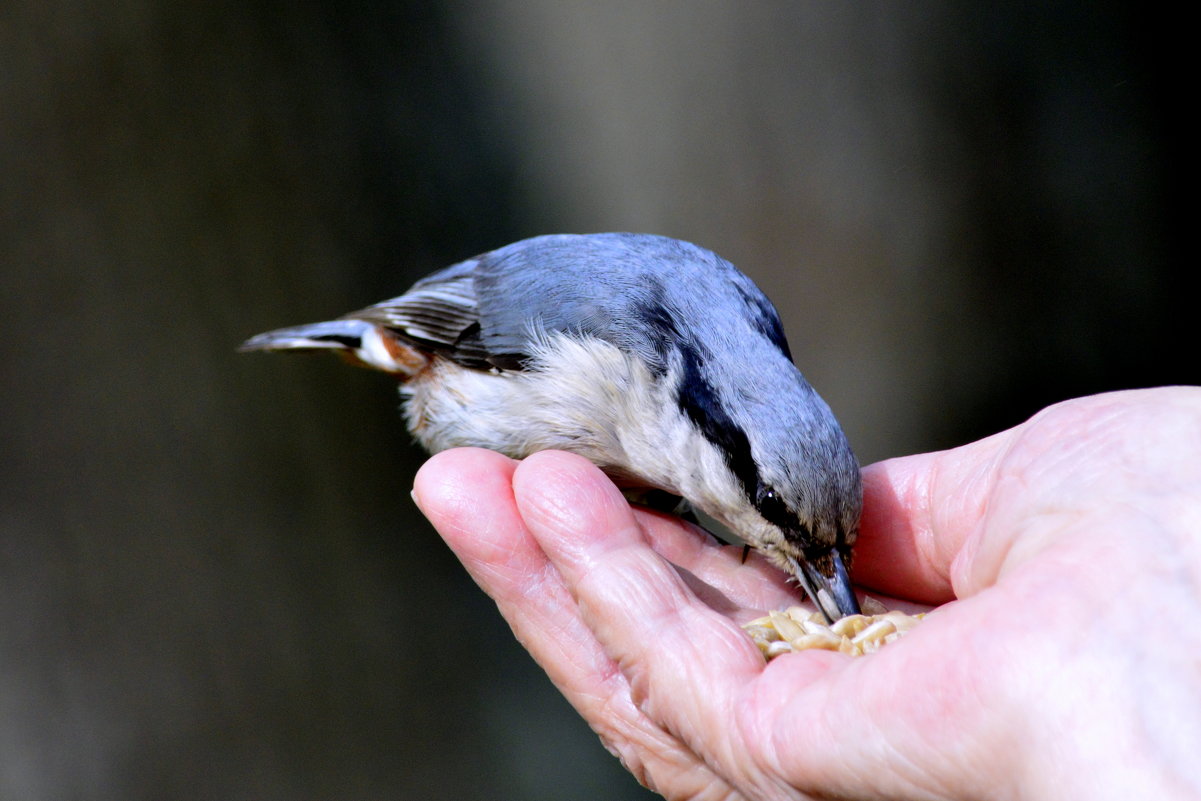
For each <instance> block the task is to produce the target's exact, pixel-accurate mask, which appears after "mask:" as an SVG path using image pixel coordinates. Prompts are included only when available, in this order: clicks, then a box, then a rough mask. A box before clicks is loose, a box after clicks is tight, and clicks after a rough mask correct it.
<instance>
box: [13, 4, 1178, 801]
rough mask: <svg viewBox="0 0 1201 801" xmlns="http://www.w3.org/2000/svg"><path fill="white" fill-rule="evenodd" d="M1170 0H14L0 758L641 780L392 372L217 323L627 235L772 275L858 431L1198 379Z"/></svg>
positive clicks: (112, 782)
mask: <svg viewBox="0 0 1201 801" xmlns="http://www.w3.org/2000/svg"><path fill="white" fill-rule="evenodd" d="M1170 24H1171V23H1170V21H1167V20H1164V19H1163V18H1162V16H1159V17H1157V18H1155V19H1154V21H1152V18H1151V15H1150V14H1147V13H1145V12H1144V11H1143V10H1142V9H1141V7H1139V6H1136V5H1135V4H1121V3H1101V4H1096V3H1092V4H1089V3H1069V2H1052V3H1044V4H1035V5H1033V6H1019V5H1012V4H1011V5H1010V6H1004V7H995V8H989V7H982V6H979V7H978V6H977V5H975V4H967V5H965V4H961V3H950V2H923V3H909V4H884V3H856V4H803V3H792V2H756V3H720V2H684V1H683V0H672V1H669V2H657V3H640V2H616V3H603V4H601V3H587V2H582V1H581V0H568V1H566V2H565V1H564V0H533V1H532V2H523V3H504V2H500V1H499V0H477V1H476V2H463V1H462V0H447V1H446V2H440V3H438V2H407V1H406V0H393V1H392V2H380V1H379V0H347V1H346V2H336V3H335V2H304V1H303V0H302V2H299V3H295V2H289V3H284V2H278V1H277V0H248V1H247V0H242V1H241V2H230V0H205V1H204V2H197V0H172V2H166V0H109V1H108V2H104V3H99V4H96V3H92V4H89V3H81V2H72V1H71V0H0V270H2V278H3V285H2V289H0V326H2V330H0V369H2V370H3V372H2V375H3V378H4V385H3V390H2V392H0V798H3V799H35V798H54V799H110V798H111V799H123V800H124V801H138V800H140V799H147V801H149V799H162V798H172V799H184V800H187V799H206V800H207V799H217V798H220V799H268V800H270V799H289V800H296V799H329V798H337V799H348V800H354V799H378V798H403V799H481V800H482V799H521V800H522V801H536V800H538V799H589V800H590V801H616V800H618V799H639V798H647V797H650V794H649V793H647V792H646V791H644V790H642V789H641V788H639V787H637V785H636V784H635V783H634V782H633V780H632V779H630V778H629V777H628V776H626V775H625V774H624V772H623V771H622V770H621V768H620V767H619V765H618V763H617V761H616V760H615V759H613V758H612V757H610V756H609V755H608V754H607V753H606V752H605V751H604V750H603V748H602V747H601V746H600V745H599V743H598V742H597V740H596V738H595V737H594V736H593V735H592V733H591V732H590V731H589V730H588V729H587V727H586V726H585V725H584V724H583V723H582V722H580V721H579V720H577V719H576V717H575V715H574V714H573V713H572V712H571V711H570V709H569V708H568V707H567V705H566V704H565V702H563V701H562V699H561V698H560V697H559V696H558V695H557V693H556V692H555V690H554V689H553V688H552V687H551V686H550V684H549V683H548V682H547V681H546V680H545V678H543V677H542V675H541V673H540V672H539V671H538V670H537V668H536V667H535V666H534V665H533V663H532V662H531V661H530V660H529V658H528V657H527V656H525V654H524V652H523V651H521V650H520V648H518V647H517V646H516V645H515V644H514V643H513V642H511V639H510V637H509V634H508V631H507V629H506V628H505V627H504V625H503V623H502V622H501V621H500V619H499V617H498V616H497V614H496V612H495V609H494V607H493V605H492V604H491V603H490V602H489V601H488V599H487V598H485V597H484V596H483V595H482V594H481V593H480V592H479V591H478V590H477V589H476V588H475V586H474V585H473V584H472V583H471V581H470V580H469V579H468V578H467V577H466V576H465V575H464V573H463V571H462V570H461V569H460V567H459V566H458V564H457V562H455V560H454V559H453V558H452V557H451V556H450V555H449V553H448V552H447V551H446V549H445V548H444V547H443V546H442V544H441V541H440V540H438V538H437V537H436V535H435V534H434V533H433V532H432V531H431V530H430V529H429V528H428V526H427V525H426V524H425V523H424V522H423V521H422V520H421V519H420V517H419V516H418V515H417V514H416V512H415V510H414V508H413V506H412V504H411V502H410V500H409V497H408V492H409V488H410V486H411V479H412V475H413V473H414V471H415V469H416V468H417V466H418V465H419V464H420V462H421V460H422V454H421V453H419V452H418V451H417V450H416V449H415V448H414V447H412V446H410V445H409V443H408V437H407V435H406V434H405V432H404V430H403V427H402V425H401V423H400V421H399V419H398V418H397V415H396V406H397V400H396V397H395V393H394V390H393V387H392V385H391V383H390V381H389V380H388V379H386V378H385V377H382V376H379V375H376V374H370V373H367V372H365V371H354V370H349V369H346V368H345V367H343V366H342V365H340V364H339V363H337V362H336V361H335V360H333V359H323V358H311V359H290V358H282V357H276V358H268V357H254V356H244V355H237V354H235V353H234V347H235V346H236V345H237V344H238V343H239V342H240V341H241V340H242V339H244V338H245V337H247V336H249V335H251V334H254V333H257V332H259V331H263V330H266V329H269V328H273V327H277V326H281V325H287V324H293V323H300V322H308V321H312V320H318V319H325V318H328V317H331V316H335V315H338V314H341V313H342V312H345V311H348V310H350V309H353V308H357V307H359V306H363V305H366V304H368V303H372V302H375V301H378V300H381V299H383V298H386V297H390V296H392V295H395V294H399V293H400V292H401V291H402V290H403V289H405V288H406V287H407V286H408V285H409V284H410V283H411V282H412V281H413V280H415V279H416V278H418V277H419V276H421V275H422V274H424V273H426V272H427V271H430V270H432V269H434V268H437V267H441V266H444V265H446V264H449V263H451V262H452V261H456V260H458V259H461V258H465V257H467V256H470V255H473V254H474V253H477V252H479V251H482V250H486V249H489V248H492V247H496V246H499V245H502V244H505V243H507V242H509V241H512V240H515V239H518V238H521V237H525V236H529V235H533V234H539V233H548V232H556V231H605V230H634V231H649V232H655V233H662V234H667V235H670V236H675V237H679V238H683V239H688V240H691V241H694V242H696V243H698V244H701V245H704V246H706V247H709V248H711V249H713V250H715V251H717V252H718V253H720V254H722V255H723V256H725V257H727V258H729V259H730V260H731V261H733V262H734V263H735V264H737V265H739V266H740V267H741V268H743V269H744V270H745V271H746V272H747V273H749V274H750V275H751V276H752V277H753V278H755V279H756V280H757V281H758V282H759V283H760V284H761V285H762V286H763V288H764V289H765V290H766V292H767V293H768V295H769V296H771V297H772V298H773V299H774V300H775V302H776V304H777V305H778V307H779V309H780V311H781V313H782V315H783V317H784V320H785V323H786V327H787V331H788V334H789V336H790V338H791V341H792V346H793V351H794V352H795V353H796V354H797V357H798V362H799V363H800V365H801V367H802V369H804V370H805V372H806V373H807V374H808V376H809V377H810V379H811V380H812V381H813V383H814V384H815V385H816V386H817V387H818V389H819V391H821V392H822V393H823V394H824V396H825V397H826V399H827V400H828V401H829V403H830V405H831V406H833V407H834V409H835V411H836V412H837V413H838V415H839V416H840V417H841V419H842V421H843V423H844V424H845V426H846V428H847V430H848V433H849V434H850V437H851V440H852V442H853V443H854V445H855V446H856V449H857V451H858V453H859V455H860V457H861V458H862V459H863V461H865V462H867V461H874V460H876V459H880V458H884V457H888V456H892V455H898V454H903V453H909V452H915V451H921V450H929V449H935V448H942V447H947V446H951V445H954V444H957V443H961V442H964V441H966V440H968V439H971V438H975V437H978V436H981V435H984V434H986V433H990V432H992V431H995V430H998V429H1000V428H1002V427H1006V426H1009V425H1011V424H1014V423H1017V422H1019V421H1021V420H1022V419H1024V418H1025V417H1027V416H1028V415H1030V414H1031V413H1032V412H1034V411H1035V410H1037V409H1038V408H1040V407H1042V406H1043V405H1045V404H1047V403H1050V402H1053V401H1056V400H1060V399H1063V398H1067V397H1070V396H1074V395H1080V394H1086V393H1092V392H1098V391H1102V390H1110V389H1119V388H1126V387H1138V386H1149V385H1155V384H1164V383H1179V382H1186V383H1198V382H1201V371H1199V369H1198V356H1197V348H1196V344H1195V343H1196V338H1195V335H1194V334H1192V333H1191V332H1190V333H1187V334H1186V331H1185V325H1184V323H1185V321H1187V320H1190V319H1193V318H1194V317H1195V316H1196V310H1195V301H1194V300H1193V297H1194V296H1193V295H1190V294H1188V293H1186V292H1185V291H1184V288H1183V286H1182V273H1183V265H1185V264H1186V262H1185V248H1184V240H1183V237H1184V231H1185V226H1184V210H1185V198H1186V197H1188V198H1190V199H1191V193H1190V194H1187V195H1186V188H1187V185H1188V184H1191V183H1192V181H1193V175H1192V159H1193V148H1192V146H1191V144H1190V147H1189V149H1188V151H1187V152H1186V151H1185V148H1184V145H1183V136H1182V132H1183V130H1185V128H1184V119H1183V115H1184V113H1185V111H1184V109H1187V108H1190V107H1191V105H1192V104H1191V103H1188V102H1186V98H1187V97H1188V96H1191V94H1192V92H1193V91H1195V90H1193V89H1186V88H1185V87H1184V79H1185V78H1186V75H1185V73H1183V72H1180V71H1178V69H1179V67H1180V65H1181V64H1182V63H1183V60H1182V59H1179V54H1183V52H1184V51H1183V32H1181V34H1180V35H1179V39H1177V38H1176V37H1177V35H1176V34H1174V32H1173V31H1170V30H1168V29H1167V26H1170ZM1191 206H1192V203H1191V200H1190V207H1191ZM1190 216H1192V215H1190ZM1192 261H1193V259H1192V258H1191V256H1190V258H1189V260H1188V263H1191V262H1192ZM1192 269H1193V271H1194V272H1195V267H1194V268H1192Z"/></svg>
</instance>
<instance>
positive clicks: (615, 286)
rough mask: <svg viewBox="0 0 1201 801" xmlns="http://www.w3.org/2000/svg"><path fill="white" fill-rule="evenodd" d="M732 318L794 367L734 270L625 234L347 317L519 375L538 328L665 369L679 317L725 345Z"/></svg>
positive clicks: (571, 243) (441, 281)
mask: <svg viewBox="0 0 1201 801" xmlns="http://www.w3.org/2000/svg"><path fill="white" fill-rule="evenodd" d="M723 312H724V313H723ZM736 312H738V313H740V314H745V316H746V318H747V319H752V320H755V321H757V322H756V324H757V326H758V328H759V332H760V333H761V334H762V336H764V337H765V338H766V339H767V340H768V341H769V342H771V343H773V344H774V346H775V347H776V348H777V349H779V350H780V351H781V352H783V353H784V354H785V355H786V357H787V355H788V345H787V342H786V341H785V339H784V334H783V329H782V327H781V326H780V322H779V317H778V316H777V315H776V313H775V310H774V309H773V308H772V306H771V304H770V303H769V302H768V300H767V298H766V297H764V296H763V293H762V292H760V291H759V289H758V288H757V287H756V286H755V285H754V284H753V283H752V282H751V281H750V280H749V279H747V278H746V277H745V276H744V275H742V273H740V272H738V270H736V269H735V268H734V267H733V265H731V264H730V263H729V262H727V261H725V260H724V259H722V258H720V257H719V256H717V255H716V254H714V253H711V252H710V251H708V250H704V249H703V248H699V247H696V246H695V245H691V244H689V243H687V242H681V241H678V240H674V239H669V238H666V237H661V236H653V235H649V234H620V233H619V234H589V235H571V234H558V235H551V236H541V237H535V238H532V239H526V240H522V241H520V242H516V243H514V244H512V245H509V246H507V247H503V248H500V249H498V250H494V251H491V252H489V253H485V254H483V255H481V256H477V257H475V258H473V259H468V260H467V261H463V262H460V263H458V264H455V265H452V266H451V267H448V268H446V269H444V270H440V271H438V272H435V273H433V274H431V275H429V276H427V277H426V278H424V279H422V280H421V281H418V282H417V283H416V284H414V285H413V287H412V288H411V289H410V290H409V291H408V292H406V293H405V294H404V295H402V296H400V297H398V298H395V299H393V300H389V301H385V302H383V303H380V304H377V305H375V306H371V307H369V308H367V309H363V310H361V311H358V312H354V313H352V314H351V315H348V316H349V317H354V318H357V319H364V320H368V321H371V322H376V323H380V324H383V325H386V326H388V327H389V328H391V329H393V330H395V331H396V332H397V333H399V334H400V335H401V336H402V337H403V338H405V339H408V340H410V341H412V342H414V343H415V344H417V345H419V346H421V347H425V348H429V349H432V350H435V351H436V352H439V353H441V354H442V355H444V356H446V357H448V358H451V359H453V360H455V361H458V362H459V363H461V364H464V365H467V366H474V367H481V366H485V365H492V366H496V367H503V368H507V369H518V368H519V367H520V363H521V362H522V361H523V360H524V359H525V358H526V357H527V356H528V355H529V349H530V345H531V337H532V336H533V335H534V333H535V329H538V330H540V331H541V332H545V333H560V332H562V333H568V334H574V335H581V336H591V337H596V338H598V339H602V340H604V341H607V342H611V343H613V344H615V345H618V346H619V347H622V348H625V349H629V350H632V351H634V352H636V353H638V354H639V355H641V356H642V357H643V358H644V359H645V360H646V361H647V363H648V364H650V365H652V366H653V367H654V368H655V369H657V370H659V371H661V370H663V369H666V363H665V361H664V357H665V354H664V353H663V352H662V351H663V348H664V345H665V343H666V342H668V341H669V340H673V339H674V340H679V339H680V338H681V337H682V334H681V331H682V330H687V329H683V328H682V327H681V326H677V325H676V324H675V323H676V319H677V318H678V317H679V316H683V317H684V318H686V319H689V320H690V321H691V324H690V327H691V326H695V325H697V324H698V322H700V324H701V325H702V326H706V325H707V326H708V327H710V328H713V329H715V330H714V333H715V334H716V335H718V336H721V332H720V331H719V330H716V329H719V328H720V326H722V325H723V323H725V324H728V322H729V319H730V318H733V317H735V316H736V314H735V313H736ZM706 318H711V322H709V323H705V322H703V321H705V320H706ZM723 318H726V319H723Z"/></svg>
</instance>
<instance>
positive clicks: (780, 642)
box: [743, 598, 926, 660]
mask: <svg viewBox="0 0 1201 801" xmlns="http://www.w3.org/2000/svg"><path fill="white" fill-rule="evenodd" d="M861 606H862V607H863V610H864V612H865V614H862V615H850V616H848V617H844V618H842V619H841V620H837V621H835V622H834V623H833V624H827V623H826V622H825V618H824V617H823V616H822V614H821V613H820V612H811V611H809V610H808V609H805V608H804V607H801V606H791V607H789V608H788V609H787V610H785V611H783V612H780V611H777V610H773V611H771V612H769V613H768V614H767V615H766V616H765V617H761V618H757V619H756V620H752V621H751V622H750V623H747V624H746V625H744V626H743V630H744V631H746V633H747V634H748V635H750V637H751V639H752V640H753V641H754V642H755V644H756V645H757V646H759V650H760V651H762V652H763V655H764V656H766V657H767V658H768V659H769V660H770V659H773V658H774V657H777V656H779V655H780V654H786V653H789V652H791V651H804V650H809V649H820V650H826V651H839V652H840V653H844V654H849V655H850V656H862V655H863V654H871V653H875V652H876V651H878V650H879V649H880V648H882V647H884V646H885V645H887V644H888V643H890V642H894V641H896V640H899V639H900V638H901V637H902V636H904V635H905V633H906V632H908V631H909V630H910V629H912V628H913V627H914V626H916V625H917V624H918V622H919V621H921V619H922V618H924V617H925V616H926V615H925V614H924V613H922V614H917V615H907V614H905V613H904V612H902V611H900V610H893V611H891V612H889V611H887V610H886V609H885V608H884V605H883V604H881V603H880V602H879V601H877V600H875V599H874V598H865V599H864V600H863V603H862V604H861ZM869 610H870V611H869Z"/></svg>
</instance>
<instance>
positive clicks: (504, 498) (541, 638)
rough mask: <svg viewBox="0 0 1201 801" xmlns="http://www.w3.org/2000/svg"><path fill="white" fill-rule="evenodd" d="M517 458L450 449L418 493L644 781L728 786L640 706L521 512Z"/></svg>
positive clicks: (571, 695) (531, 645)
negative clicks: (516, 484) (517, 495)
mask: <svg viewBox="0 0 1201 801" xmlns="http://www.w3.org/2000/svg"><path fill="white" fill-rule="evenodd" d="M516 466H517V463H516V462H514V461H513V460H511V459H508V458H506V457H504V456H501V455H499V454H496V453H493V452H491V451H483V450H478V449H456V450H451V451H446V452H444V453H442V454H439V455H437V456H435V457H433V458H432V459H430V460H429V461H428V462H427V463H426V464H425V465H424V466H423V467H422V468H421V470H420V471H419V472H418V474H417V477H416V479H415V481H414V499H415V500H416V501H417V503H418V505H419V507H420V508H421V510H422V512H423V513H424V514H426V516H427V517H429V519H430V521H431V522H432V523H433V524H434V526H435V528H437V529H438V531H439V533H440V534H442V536H443V537H444V538H445V539H446V541H447V543H448V544H449V545H450V547H451V548H452V549H453V550H454V552H455V554H456V555H457V556H458V557H459V558H460V559H461V560H462V561H463V564H464V565H465V566H466V567H467V569H468V571H469V572H470V573H471V575H472V577H473V578H474V579H475V580H476V581H477V582H478V583H479V585H480V586H481V588H483V589H484V591H485V592H487V593H488V594H489V595H490V596H491V597H492V598H493V599H494V600H495V601H496V603H497V606H498V608H499V609H500V611H501V613H502V614H503V615H504V617H505V619H506V621H507V622H508V623H509V625H510V626H511V627H512V629H513V632H514V634H515V635H516V636H517V639H518V640H519V641H520V642H521V643H522V644H523V645H524V646H525V647H526V648H527V649H528V650H529V651H530V654H531V655H532V656H533V657H534V659H535V660H536V661H537V662H538V664H539V665H541V666H542V668H543V669H544V670H546V672H547V674H548V676H549V677H550V678H551V680H552V681H553V682H554V683H555V685H556V686H557V687H558V688H559V689H560V691H561V692H563V694H564V696H565V697H566V698H567V700H568V701H569V702H570V703H571V704H572V705H573V706H574V707H575V708H576V709H577V710H578V711H579V712H580V714H581V715H582V716H583V717H584V718H585V719H586V720H587V721H588V722H589V724H590V725H591V726H592V727H593V729H594V730H595V731H596V732H597V733H598V734H599V735H600V736H601V738H602V740H603V741H604V742H605V744H606V746H607V747H608V748H609V749H610V750H611V751H612V752H614V753H615V754H616V755H617V756H619V757H620V758H621V760H622V763H623V764H624V765H625V766H626V768H627V769H629V770H630V771H631V773H633V774H634V776H635V777H636V778H637V779H638V780H639V781H641V782H643V783H644V784H655V785H658V786H661V787H667V786H672V787H674V788H676V789H677V790H679V791H680V792H681V793H684V794H687V793H694V794H695V797H697V798H701V797H706V796H707V794H708V793H710V792H715V793H716V792H719V791H720V790H721V788H722V787H724V786H725V785H724V782H722V781H721V779H720V778H719V777H717V776H715V775H713V774H712V773H711V772H710V771H709V770H708V769H707V768H706V766H705V765H704V764H703V763H701V762H700V761H699V760H697V758H696V755H695V754H693V753H692V752H691V751H690V750H689V749H687V748H686V747H684V746H683V745H682V744H681V743H679V742H678V741H677V740H676V739H675V738H673V737H671V736H669V735H668V734H667V733H666V732H663V731H662V730H661V729H659V728H658V727H657V726H654V725H653V724H651V723H650V721H648V720H647V719H646V718H645V717H644V716H643V715H642V714H641V712H640V711H639V710H638V709H637V708H636V707H635V705H634V704H633V702H632V700H631V698H630V691H629V686H628V684H627V682H626V680H625V677H624V675H623V674H622V673H621V671H620V670H618V668H617V666H616V664H615V663H613V661H612V660H611V659H610V658H609V657H608V656H607V655H606V653H605V652H604V650H603V649H602V648H601V647H600V644H599V643H598V642H597V641H596V639H595V637H594V636H593V635H592V632H591V631H590V630H589V629H588V627H587V626H586V625H585V624H584V623H583V621H582V620H581V619H580V616H579V614H578V610H577V609H576V606H575V601H574V599H572V597H571V595H570V593H569V592H568V591H567V589H566V587H565V586H564V584H563V582H562V580H561V578H560V577H559V575H558V572H557V571H556V570H555V568H554V566H553V565H551V564H550V563H549V562H548V560H547V559H546V556H545V555H544V554H543V553H542V551H541V549H540V548H539V546H538V543H537V542H536V541H535V540H534V539H533V538H532V537H531V536H530V535H529V533H528V531H527V530H526V528H525V524H524V523H523V521H522V520H521V517H520V515H519V514H518V512H517V508H516V505H515V503H514V500H513V488H512V483H511V478H512V475H513V472H514V470H515V469H516ZM694 784H695V786H693V785H694ZM701 788H704V792H703V793H702V792H701ZM713 797H714V798H716V797H720V796H719V795H714V796H713Z"/></svg>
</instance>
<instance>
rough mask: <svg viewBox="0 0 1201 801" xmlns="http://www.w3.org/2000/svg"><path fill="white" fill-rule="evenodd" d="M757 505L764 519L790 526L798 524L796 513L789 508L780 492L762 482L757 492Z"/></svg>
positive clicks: (782, 525)
mask: <svg viewBox="0 0 1201 801" xmlns="http://www.w3.org/2000/svg"><path fill="white" fill-rule="evenodd" d="M755 507H756V508H757V509H758V510H759V514H761V515H763V519H764V520H767V521H768V522H769V523H775V524H776V525H777V526H781V527H784V528H788V527H790V526H792V525H795V524H796V515H794V514H793V513H792V512H790V511H789V510H788V507H787V506H786V505H785V504H784V500H783V499H782V498H781V497H780V493H778V492H776V490H775V489H774V488H772V487H769V486H768V485H766V484H760V485H759V489H758V491H757V492H756V493H755Z"/></svg>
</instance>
